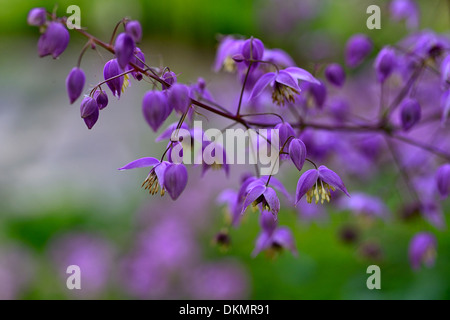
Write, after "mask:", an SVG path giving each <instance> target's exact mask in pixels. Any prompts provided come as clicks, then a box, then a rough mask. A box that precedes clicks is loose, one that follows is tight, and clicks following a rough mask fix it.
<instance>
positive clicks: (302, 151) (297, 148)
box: [289, 139, 306, 171]
mask: <svg viewBox="0 0 450 320" xmlns="http://www.w3.org/2000/svg"><path fill="white" fill-rule="evenodd" d="M289 157H290V158H291V160H292V162H293V163H294V165H295V167H296V168H297V169H298V170H299V171H301V170H302V168H303V165H304V164H305V160H306V146H305V144H304V143H303V141H302V140H300V139H292V140H291V142H290V144H289Z"/></svg>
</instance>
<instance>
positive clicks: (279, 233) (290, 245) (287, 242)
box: [272, 227, 298, 256]
mask: <svg viewBox="0 0 450 320" xmlns="http://www.w3.org/2000/svg"><path fill="white" fill-rule="evenodd" d="M272 242H273V243H276V244H278V245H279V246H281V247H283V248H286V249H289V251H291V253H292V254H293V255H294V256H297V255H298V253H297V246H296V245H295V239H294V236H293V235H292V232H291V230H289V228H287V227H279V228H277V229H276V230H275V231H274V233H273V235H272Z"/></svg>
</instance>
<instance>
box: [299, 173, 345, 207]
mask: <svg viewBox="0 0 450 320" xmlns="http://www.w3.org/2000/svg"><path fill="white" fill-rule="evenodd" d="M335 189H338V190H340V191H342V192H344V193H345V194H346V195H347V196H349V197H350V194H349V193H348V192H347V189H346V188H345V185H344V183H343V182H342V180H341V178H340V177H339V176H338V175H337V174H336V173H335V172H334V171H332V170H330V169H328V168H327V167H325V166H320V167H319V168H318V169H311V170H308V171H306V172H305V173H303V174H302V176H301V177H300V179H299V180H298V184H297V190H296V193H295V195H296V199H295V204H297V203H298V202H299V201H300V199H301V198H302V197H303V196H304V195H305V194H306V200H307V201H308V203H311V202H312V200H313V197H314V198H315V202H316V204H317V203H318V202H319V200H320V201H321V203H323V202H324V201H325V200H326V201H327V202H329V201H330V198H331V193H330V190H333V191H335Z"/></svg>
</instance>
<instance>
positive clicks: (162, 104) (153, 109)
mask: <svg viewBox="0 0 450 320" xmlns="http://www.w3.org/2000/svg"><path fill="white" fill-rule="evenodd" d="M171 111H172V109H171V107H170V106H169V104H168V103H167V96H166V94H165V93H164V92H161V91H148V92H147V93H146V94H145V95H144V98H143V100H142V113H143V114H144V118H145V120H146V121H147V123H148V125H149V126H150V127H151V128H152V129H153V131H155V132H156V131H158V129H159V127H160V126H161V125H162V124H163V122H164V121H165V120H166V119H167V117H168V116H169V115H170V113H171Z"/></svg>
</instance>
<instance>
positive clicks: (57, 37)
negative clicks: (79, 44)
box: [38, 22, 70, 59]
mask: <svg viewBox="0 0 450 320" xmlns="http://www.w3.org/2000/svg"><path fill="white" fill-rule="evenodd" d="M69 40H70V35H69V31H67V29H66V27H65V26H64V25H63V24H62V23H60V22H50V23H49V24H48V26H47V29H46V30H45V32H44V33H43V34H42V35H41V37H40V38H39V41H38V52H39V56H40V57H41V58H42V57H45V56H48V55H52V57H53V59H56V58H58V57H59V56H60V55H61V54H62V53H63V52H64V50H66V48H67V45H68V44H69Z"/></svg>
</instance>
